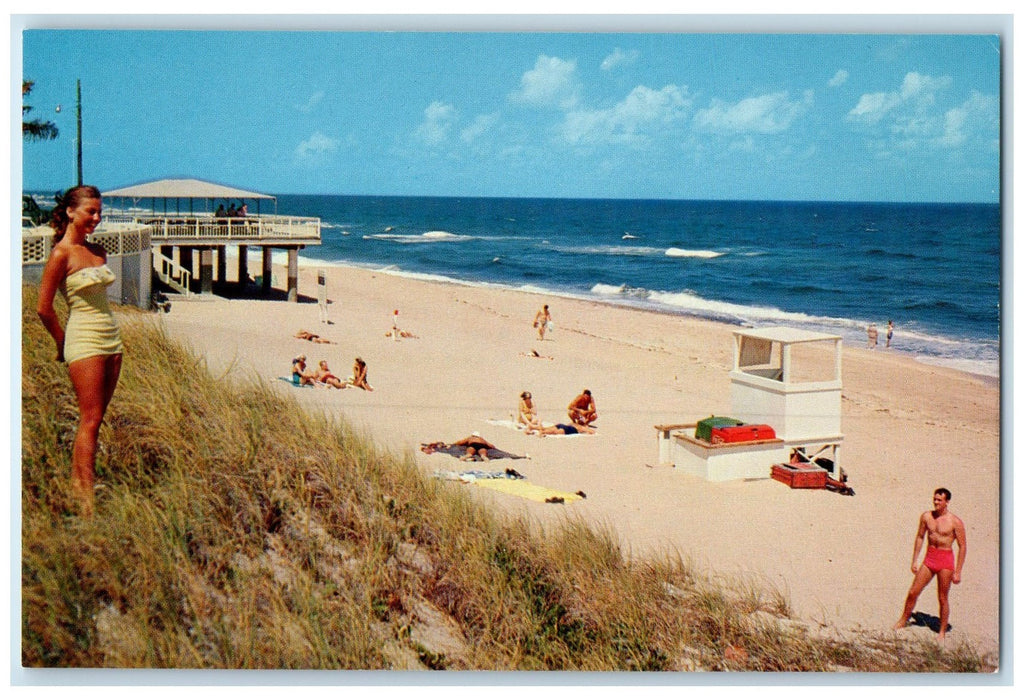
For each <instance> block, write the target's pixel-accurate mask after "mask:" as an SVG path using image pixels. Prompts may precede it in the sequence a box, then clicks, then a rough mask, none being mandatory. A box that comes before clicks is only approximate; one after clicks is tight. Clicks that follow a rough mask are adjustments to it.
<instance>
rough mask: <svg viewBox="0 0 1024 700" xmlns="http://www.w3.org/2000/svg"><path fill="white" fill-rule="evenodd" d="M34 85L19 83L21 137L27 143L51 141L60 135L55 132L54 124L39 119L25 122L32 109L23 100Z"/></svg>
mask: <svg viewBox="0 0 1024 700" xmlns="http://www.w3.org/2000/svg"><path fill="white" fill-rule="evenodd" d="M34 85H35V83H33V82H32V81H31V80H22V81H21V99H22V105H21V135H22V136H23V137H24V138H26V139H28V140H29V141H52V140H53V139H55V138H57V134H58V133H60V132H59V131H58V130H57V125H56V124H54V123H53V122H44V121H42V120H41V119H33V120H31V121H27V120H26V117H27V116H28V113H29V112H31V111H32V107H31V106H30V105H27V104H25V103H24V100H25V98H26V97H28V96H29V94H30V93H31V92H32V87H33V86H34Z"/></svg>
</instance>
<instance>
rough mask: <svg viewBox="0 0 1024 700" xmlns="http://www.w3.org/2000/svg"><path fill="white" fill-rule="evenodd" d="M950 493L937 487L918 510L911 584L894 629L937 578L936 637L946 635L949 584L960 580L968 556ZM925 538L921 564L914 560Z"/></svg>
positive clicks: (901, 623) (899, 625)
mask: <svg viewBox="0 0 1024 700" xmlns="http://www.w3.org/2000/svg"><path fill="white" fill-rule="evenodd" d="M951 500H953V494H951V493H950V492H949V489H946V488H938V489H935V493H934V494H932V506H933V507H932V510H926V511H925V512H924V513H921V518H920V520H919V521H918V527H917V537H916V538H915V539H914V554H913V556H912V557H911V558H910V571H911V573H913V574H914V581H913V583H911V584H910V591H909V592H908V593H907V600H906V602H905V603H904V605H903V614H902V615H900V619H899V620H897V621H896V624H895V625H893V629H894V630H896V629H900V628H902V627H906V626H907V620H909V619H910V615H911V614H912V613H913V612H914V606H915V605H916V604H917V598H918V596H920V595H921V591H923V590H924V588H925V586H927V585H928V583H929V582H930V581H931V580H932V577H934V576H938V578H939V591H938V593H939V641H940V642H941V641H944V640H945V639H946V627H947V623H948V622H949V589H950V586H951V584H954V583H960V575H961V572H962V571H963V568H964V559H966V558H967V534H966V532H965V530H964V523H963V521H962V520H961V519H960V518H958V517H957V516H955V515H953V514H952V513H950V512H949V502H950V501H951ZM926 536H927V538H928V551H927V552H926V553H925V556H924V561H923V562H922V564H923V565H921V566H919V565H918V564H917V557H918V555H919V554H920V553H921V546H922V545H923V544H924V541H925V537H926ZM954 542H955V543H956V545H957V554H956V562H955V563H954V560H953V543H954Z"/></svg>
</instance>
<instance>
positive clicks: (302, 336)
mask: <svg viewBox="0 0 1024 700" xmlns="http://www.w3.org/2000/svg"><path fill="white" fill-rule="evenodd" d="M295 337H296V338H298V339H299V340H308V341H310V342H311V343H326V344H327V345H330V344H331V341H329V340H327V339H326V338H321V337H320V336H318V335H317V334H316V333H310V332H309V331H304V330H301V329H300V330H299V332H298V333H296V334H295Z"/></svg>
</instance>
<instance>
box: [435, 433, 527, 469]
mask: <svg viewBox="0 0 1024 700" xmlns="http://www.w3.org/2000/svg"><path fill="white" fill-rule="evenodd" d="M420 450H421V451H422V452H425V453H426V454H428V455H429V454H433V453H434V452H444V453H445V454H449V455H451V456H452V457H458V458H459V459H460V460H462V461H463V462H469V461H475V460H476V459H477V458H479V459H481V460H482V461H484V462H488V461H490V460H492V459H501V458H503V457H505V458H508V459H525V457H524V456H523V455H515V454H512V453H511V452H505V451H504V450H499V449H498V448H497V447H495V446H494V445H492V444H491V443H490V442H488V441H487V440H485V439H484V438H482V437H480V433H473V434H472V435H470V436H469V437H464V438H462V439H461V440H458V441H456V442H453V443H451V444H448V443H445V442H431V443H424V444H422V445H420Z"/></svg>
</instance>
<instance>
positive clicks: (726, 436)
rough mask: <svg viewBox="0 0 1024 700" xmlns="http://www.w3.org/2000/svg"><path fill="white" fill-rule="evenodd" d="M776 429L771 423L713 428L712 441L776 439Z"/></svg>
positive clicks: (714, 442) (718, 442) (717, 442)
mask: <svg viewBox="0 0 1024 700" xmlns="http://www.w3.org/2000/svg"><path fill="white" fill-rule="evenodd" d="M774 439H775V430H774V429H773V428H772V427H771V426H769V425H732V426H722V427H719V428H712V429H711V442H712V443H713V444H716V445H717V444H721V443H723V442H753V441H755V440H774Z"/></svg>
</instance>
